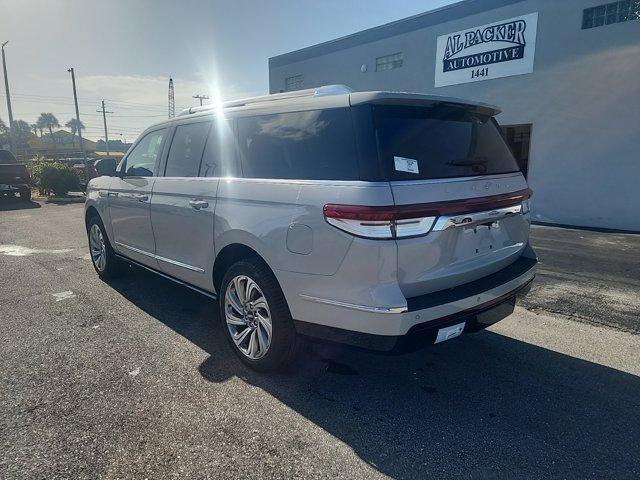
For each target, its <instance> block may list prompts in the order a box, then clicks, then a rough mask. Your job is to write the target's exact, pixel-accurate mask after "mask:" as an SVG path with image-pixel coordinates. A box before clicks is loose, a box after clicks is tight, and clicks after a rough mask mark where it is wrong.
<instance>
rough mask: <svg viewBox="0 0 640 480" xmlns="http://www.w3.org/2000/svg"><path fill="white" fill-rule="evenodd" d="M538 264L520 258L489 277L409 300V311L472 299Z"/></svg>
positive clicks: (534, 261)
mask: <svg viewBox="0 0 640 480" xmlns="http://www.w3.org/2000/svg"><path fill="white" fill-rule="evenodd" d="M536 263H537V261H536V260H535V259H532V258H525V257H520V258H518V260H516V261H515V262H513V263H512V264H511V265H509V266H508V267H506V268H503V269H502V270H500V271H498V272H496V273H494V274H492V275H489V276H487V277H482V278H480V279H478V280H475V281H473V282H469V283H465V284H463V285H459V286H457V287H453V288H450V289H447V290H440V291H438V292H433V293H427V294H426V295H420V296H419V297H412V298H408V299H407V306H408V307H409V311H410V312H413V311H416V310H423V309H425V308H431V307H435V306H438V305H443V304H445V303H451V302H455V301H458V300H462V299H463V298H468V297H472V296H474V295H478V294H479V293H483V292H486V291H487V290H491V289H493V288H496V287H499V286H500V285H504V284H505V283H507V282H510V281H511V280H514V279H516V278H518V277H520V276H521V275H523V274H525V273H526V272H527V271H529V270H531V269H532V268H533V267H534V266H535V265H536Z"/></svg>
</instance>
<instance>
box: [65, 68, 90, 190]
mask: <svg viewBox="0 0 640 480" xmlns="http://www.w3.org/2000/svg"><path fill="white" fill-rule="evenodd" d="M67 72H70V73H71V83H72V84H73V101H74V102H75V104H76V121H77V122H78V139H79V140H80V151H81V152H82V159H83V160H84V181H85V183H86V185H85V188H86V187H87V186H88V185H89V164H88V163H87V154H86V153H85V151H84V141H83V140H82V128H80V125H81V123H80V110H79V109H78V94H77V93H76V75H75V72H74V70H73V67H71V68H69V69H68V70H67Z"/></svg>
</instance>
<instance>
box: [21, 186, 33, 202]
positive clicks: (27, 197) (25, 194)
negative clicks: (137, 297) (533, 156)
mask: <svg viewBox="0 0 640 480" xmlns="http://www.w3.org/2000/svg"><path fill="white" fill-rule="evenodd" d="M20 200H22V201H23V202H30V201H31V189H30V188H23V189H22V190H20Z"/></svg>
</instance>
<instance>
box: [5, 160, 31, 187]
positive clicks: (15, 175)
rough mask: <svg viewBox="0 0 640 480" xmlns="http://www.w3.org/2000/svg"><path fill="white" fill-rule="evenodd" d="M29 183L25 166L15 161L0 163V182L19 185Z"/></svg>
mask: <svg viewBox="0 0 640 480" xmlns="http://www.w3.org/2000/svg"><path fill="white" fill-rule="evenodd" d="M25 183H29V172H28V171H27V167H25V166H24V165H20V164H17V163H0V184H3V185H19V184H25Z"/></svg>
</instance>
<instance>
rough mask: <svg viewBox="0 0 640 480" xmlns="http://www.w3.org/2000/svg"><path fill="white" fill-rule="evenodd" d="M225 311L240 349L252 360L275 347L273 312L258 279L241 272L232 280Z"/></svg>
mask: <svg viewBox="0 0 640 480" xmlns="http://www.w3.org/2000/svg"><path fill="white" fill-rule="evenodd" d="M224 314H225V320H226V322H227V328H228V329H229V334H230V335H231V338H232V340H233V343H235V345H236V347H237V348H238V350H240V351H241V352H242V354H243V355H244V356H246V357H247V358H250V359H251V360H258V359H259V358H262V357H264V356H265V354H266V353H267V351H268V350H269V347H270V346H271V337H272V322H271V311H270V310H269V304H268V303H267V299H266V297H265V296H264V293H262V290H261V289H260V287H259V286H258V284H257V283H256V282H255V281H254V280H252V279H251V278H249V277H247V276H246V275H238V276H237V277H234V278H233V280H231V282H229V285H228V286H227V291H226V293H225V296H224Z"/></svg>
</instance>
